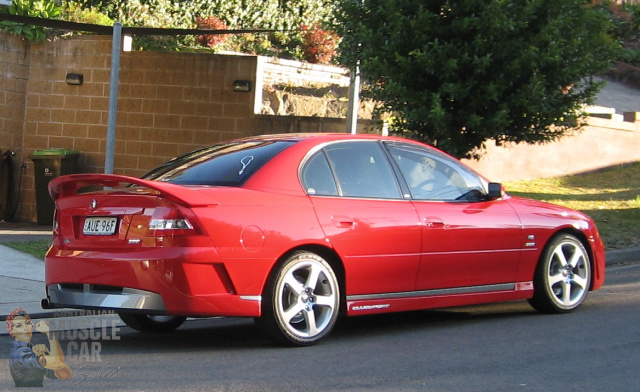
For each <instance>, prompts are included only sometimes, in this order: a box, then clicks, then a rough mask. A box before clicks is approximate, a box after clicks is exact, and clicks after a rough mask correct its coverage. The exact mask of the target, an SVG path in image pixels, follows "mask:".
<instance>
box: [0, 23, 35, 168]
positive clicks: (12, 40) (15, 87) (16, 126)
mask: <svg viewBox="0 0 640 392" xmlns="http://www.w3.org/2000/svg"><path fill="white" fill-rule="evenodd" d="M28 48H29V44H28V43H27V42H26V41H23V40H22V39H21V38H19V37H17V36H15V35H9V34H3V33H0V53H1V55H0V150H2V151H3V152H5V151H8V150H11V151H15V152H16V158H17V159H18V160H20V159H22V155H23V152H22V144H23V140H22V127H23V123H24V111H25V101H26V95H27V82H28V80H29V49H28Z"/></svg>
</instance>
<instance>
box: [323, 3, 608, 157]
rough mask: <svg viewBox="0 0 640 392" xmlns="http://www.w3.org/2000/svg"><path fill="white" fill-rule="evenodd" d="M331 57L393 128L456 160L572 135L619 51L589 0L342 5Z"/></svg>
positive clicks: (604, 18) (601, 15) (601, 13)
mask: <svg viewBox="0 0 640 392" xmlns="http://www.w3.org/2000/svg"><path fill="white" fill-rule="evenodd" d="M336 18H337V26H336V28H335V29H336V30H337V32H338V33H339V34H340V36H341V37H342V42H341V44H340V50H341V55H340V61H341V62H342V63H343V64H345V65H347V66H350V67H354V66H355V65H356V64H357V63H359V64H360V69H361V74H362V76H363V79H364V80H365V81H366V82H367V85H366V87H365V91H364V92H363V94H364V95H365V96H369V97H370V98H372V99H374V100H376V101H379V102H381V107H380V110H381V111H384V112H389V113H392V114H393V115H394V116H395V118H396V121H394V122H393V123H392V124H391V127H392V130H393V131H397V132H402V133H403V134H405V135H408V136H410V137H414V138H418V139H421V140H424V141H426V142H429V143H431V144H433V145H436V146H438V147H440V148H442V149H443V150H445V151H447V152H448V153H450V154H452V155H454V156H457V157H474V158H478V157H479V156H480V155H481V152H482V151H481V150H482V148H483V147H484V145H485V142H486V141H487V140H490V139H493V140H495V141H496V143H497V144H498V145H501V144H503V143H507V142H515V143H520V142H527V143H542V142H550V141H554V140H557V139H559V138H561V137H562V136H565V135H567V134H569V133H570V132H572V130H573V129H577V128H579V127H580V125H577V126H576V124H578V123H579V121H578V120H580V118H581V117H582V116H583V112H582V111H581V108H582V105H583V104H589V103H591V102H592V101H593V99H594V97H595V94H596V93H597V91H598V89H599V88H600V86H601V85H600V84H599V83H597V82H595V81H594V79H593V78H591V77H590V76H591V75H596V74H598V73H600V72H601V71H603V70H604V69H606V68H607V67H608V66H610V63H611V61H612V59H613V58H614V57H615V54H616V52H617V50H618V44H617V43H616V42H615V40H613V39H612V38H611V37H610V35H609V34H608V29H609V28H610V22H609V19H608V18H607V15H606V12H605V11H604V9H602V7H600V6H597V5H592V4H590V1H586V0H339V3H338V12H337V15H336Z"/></svg>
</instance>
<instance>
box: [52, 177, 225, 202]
mask: <svg viewBox="0 0 640 392" xmlns="http://www.w3.org/2000/svg"><path fill="white" fill-rule="evenodd" d="M124 184H131V185H137V186H140V187H143V188H145V189H149V190H152V191H155V192H157V193H158V195H159V196H162V197H164V198H166V199H168V200H171V201H172V202H175V203H178V204H181V205H183V206H185V207H196V206H210V205H216V204H218V203H215V202H209V201H206V202H205V200H203V197H202V195H201V194H200V193H198V192H197V191H196V190H195V189H192V188H188V187H184V186H181V185H175V184H170V183H168V182H162V181H150V180H143V179H141V178H137V177H129V176H122V175H117V174H69V175H65V176H60V177H57V178H54V179H53V180H51V181H50V182H49V194H50V195H51V197H52V198H53V200H58V199H60V198H62V197H69V196H75V195H77V194H78V190H80V189H82V188H84V187H87V186H101V187H104V188H121V187H123V185H124Z"/></svg>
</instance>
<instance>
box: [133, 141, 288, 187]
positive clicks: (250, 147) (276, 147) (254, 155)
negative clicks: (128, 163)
mask: <svg viewBox="0 0 640 392" xmlns="http://www.w3.org/2000/svg"><path fill="white" fill-rule="evenodd" d="M293 143H294V142H291V141H247V142H233V143H222V144H216V145H214V146H211V147H206V148H203V149H200V150H196V151H193V152H190V153H188V154H185V155H182V156H180V157H177V158H174V159H172V160H170V161H169V162H167V163H165V164H163V165H161V166H159V167H157V168H155V169H154V170H152V171H150V172H149V173H147V174H146V175H144V176H143V177H142V178H143V179H146V180H155V181H166V182H170V183H173V184H179V185H221V186H240V185H242V184H243V183H244V182H245V181H246V180H247V179H248V178H249V177H251V175H252V174H253V173H254V172H255V171H256V170H258V168H260V167H261V166H262V165H264V164H265V163H266V162H267V161H269V160H270V159H271V158H273V157H274V156H276V155H277V154H278V153H279V152H281V151H282V150H284V149H285V148H287V147H289V146H290V145H292V144H293Z"/></svg>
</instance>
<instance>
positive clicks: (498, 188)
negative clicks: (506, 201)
mask: <svg viewBox="0 0 640 392" xmlns="http://www.w3.org/2000/svg"><path fill="white" fill-rule="evenodd" d="M501 197H502V184H500V183H499V182H490V183H489V193H488V194H487V199H489V200H495V199H500V198H501Z"/></svg>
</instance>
